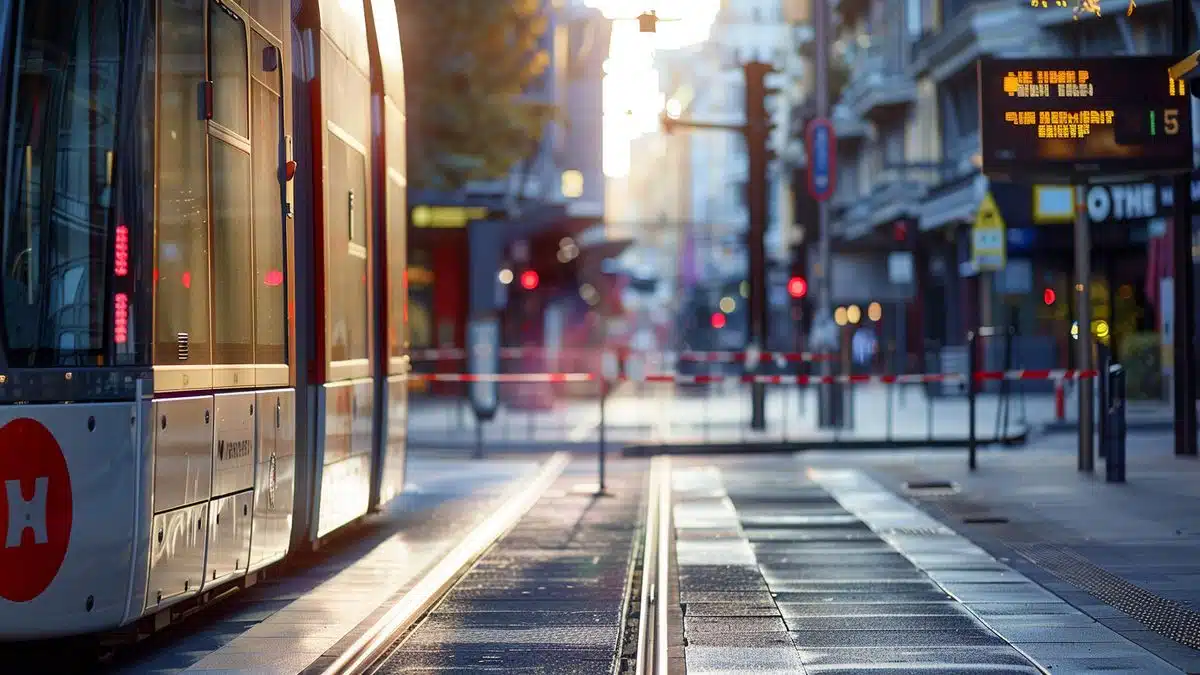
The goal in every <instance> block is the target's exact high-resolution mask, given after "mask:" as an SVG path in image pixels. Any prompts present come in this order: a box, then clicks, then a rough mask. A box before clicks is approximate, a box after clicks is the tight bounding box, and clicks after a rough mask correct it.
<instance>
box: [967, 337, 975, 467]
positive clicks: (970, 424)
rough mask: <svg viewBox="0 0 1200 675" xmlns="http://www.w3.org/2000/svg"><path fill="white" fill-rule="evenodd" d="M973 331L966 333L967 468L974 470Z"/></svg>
mask: <svg viewBox="0 0 1200 675" xmlns="http://www.w3.org/2000/svg"><path fill="white" fill-rule="evenodd" d="M975 358H976V357H975V332H974V331H971V332H969V333H967V468H969V469H970V470H971V471H974V470H975V466H976V462H975V451H976V447H975V445H976V443H975Z"/></svg>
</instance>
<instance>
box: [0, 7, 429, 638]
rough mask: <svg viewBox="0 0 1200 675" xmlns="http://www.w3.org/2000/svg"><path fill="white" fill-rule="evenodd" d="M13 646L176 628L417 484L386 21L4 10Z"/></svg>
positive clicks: (6, 454)
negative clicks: (408, 435) (411, 453)
mask: <svg viewBox="0 0 1200 675" xmlns="http://www.w3.org/2000/svg"><path fill="white" fill-rule="evenodd" d="M0 114H2V115H3V118H2V126H0V139H2V144H0V154H2V155H3V163H0V189H3V201H2V202H0V217H2V220H0V264H2V265H3V269H0V291H2V297H3V307H2V310H3V311H0V639H8V640H19V639H30V638H40V637H51V636H63V635H73V634H83V633H91V632H98V631H107V630H110V629H116V628H118V627H122V626H127V625H130V624H134V623H135V622H139V621H141V622H146V623H149V624H152V625H161V624H163V623H166V622H169V620H170V619H171V618H172V617H174V616H178V615H179V614H180V613H181V612H182V611H183V610H184V609H185V608H189V607H191V606H194V605H195V604H197V603H200V602H203V601H205V600H207V599H211V598H212V597H214V596H215V595H219V594H220V593H222V592H223V591H224V590H225V589H229V588H232V587H234V586H236V585H246V584H249V583H253V581H254V580H255V579H256V578H257V576H258V574H259V573H260V571H261V570H263V569H264V568H266V567H268V566H270V565H272V564H274V563H277V562H279V561H280V560H282V559H283V558H285V557H287V556H288V555H289V554H292V555H294V554H295V553H296V552H297V551H300V550H306V549H307V550H311V549H312V548H314V547H316V546H318V545H319V543H320V542H321V540H322V539H323V538H324V537H327V536H328V535H329V534H330V533H332V532H334V531H336V530H338V529H339V528H343V527H345V526H346V525H347V524H348V523H351V522H353V521H355V520H356V519H358V518H360V517H362V516H363V515H365V514H367V513H368V512H369V511H371V510H373V509H376V508H378V507H379V506H381V505H382V504H384V503H386V502H387V501H388V500H390V499H391V498H392V497H394V496H395V495H396V494H398V493H399V491H400V490H401V488H402V485H403V481H404V461H405V455H404V452H405V424H406V419H407V418H406V407H407V382H406V378H407V372H408V357H407V356H406V353H407V334H408V327H407V307H406V305H407V288H406V280H405V277H404V270H405V212H406V205H405V144H404V134H405V122H404V78H403V66H402V62H401V51H400V37H399V31H398V24H397V16H396V6H395V2H394V0H292V1H291V3H290V6H289V3H287V2H285V1H284V0H55V1H54V2H44V1H43V0H0Z"/></svg>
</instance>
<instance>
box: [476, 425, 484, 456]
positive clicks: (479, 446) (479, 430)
mask: <svg viewBox="0 0 1200 675" xmlns="http://www.w3.org/2000/svg"><path fill="white" fill-rule="evenodd" d="M475 459H483V420H482V419H480V416H479V415H476V416H475Z"/></svg>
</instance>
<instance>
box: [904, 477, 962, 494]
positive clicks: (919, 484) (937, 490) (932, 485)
mask: <svg viewBox="0 0 1200 675" xmlns="http://www.w3.org/2000/svg"><path fill="white" fill-rule="evenodd" d="M904 491H905V492H907V493H908V494H910V495H914V496H917V497H938V496H945V495H954V494H958V486H957V485H955V484H954V483H951V482H950V481H948V480H910V481H908V482H907V483H905V484H904Z"/></svg>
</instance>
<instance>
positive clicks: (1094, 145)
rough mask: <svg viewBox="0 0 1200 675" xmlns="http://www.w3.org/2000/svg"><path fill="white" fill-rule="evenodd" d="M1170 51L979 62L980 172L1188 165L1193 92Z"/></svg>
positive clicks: (1058, 174)
mask: <svg viewBox="0 0 1200 675" xmlns="http://www.w3.org/2000/svg"><path fill="white" fill-rule="evenodd" d="M1173 63H1174V59H1172V58H1171V57H1168V56H1113V57H1101V58H1057V59H991V58H987V59H981V60H980V61H979V64H978V69H979V70H978V73H979V111H980V123H979V132H980V145H981V146H982V147H981V149H982V165H983V166H982V168H983V173H984V174H986V175H988V176H992V177H996V178H1002V179H1008V180H1019V181H1026V180H1030V179H1046V178H1050V179H1068V178H1069V179H1075V180H1081V179H1086V178H1088V177H1091V176H1100V175H1106V176H1112V175H1118V176H1121V175H1130V174H1145V173H1152V174H1163V173H1176V172H1187V171H1191V170H1192V143H1191V130H1192V114H1191V97H1190V96H1188V93H1187V86H1188V85H1187V83H1186V82H1185V81H1184V80H1176V79H1172V78H1171V77H1170V75H1169V74H1168V72H1167V70H1168V68H1169V67H1170V66H1171V65H1172V64H1173Z"/></svg>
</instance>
